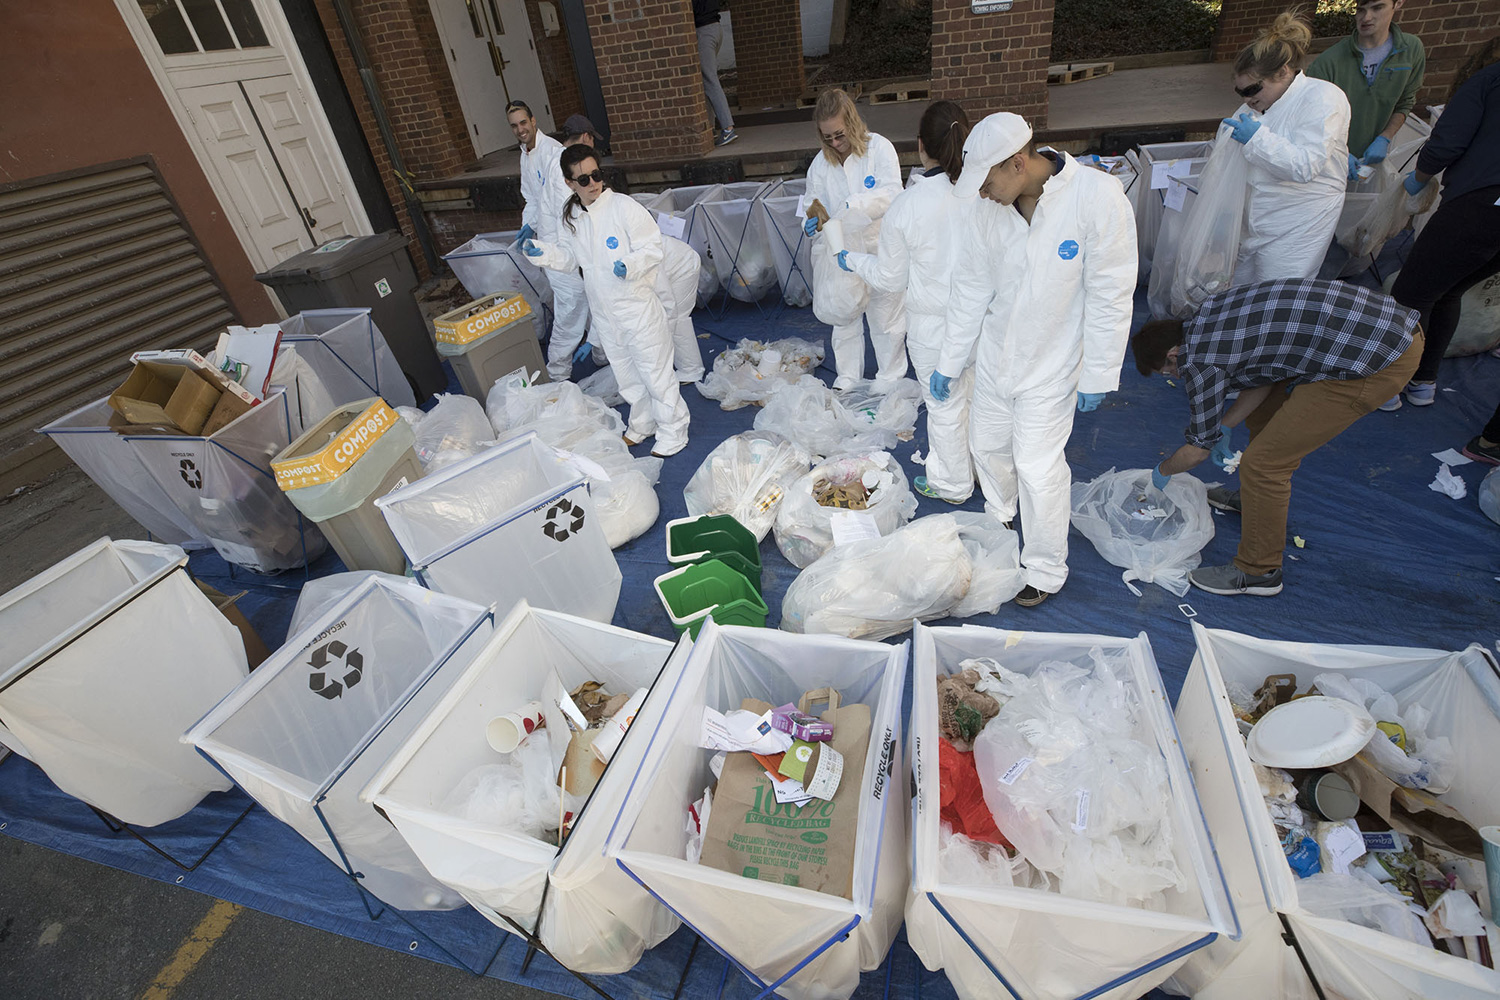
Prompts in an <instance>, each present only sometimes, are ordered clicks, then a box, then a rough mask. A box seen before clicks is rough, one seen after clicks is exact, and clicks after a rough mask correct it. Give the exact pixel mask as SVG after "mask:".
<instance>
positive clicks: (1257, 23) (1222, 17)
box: [1212, 0, 1306, 62]
mask: <svg viewBox="0 0 1500 1000" xmlns="http://www.w3.org/2000/svg"><path fill="white" fill-rule="evenodd" d="M1293 6H1295V4H1293V3H1292V0H1224V3H1223V6H1221V7H1220V8H1219V26H1218V28H1217V30H1215V31H1214V42H1213V46H1212V54H1213V59H1214V62H1233V61H1234V57H1235V56H1237V55H1239V54H1240V50H1241V49H1243V48H1244V47H1245V46H1246V45H1249V44H1250V43H1251V42H1253V41H1254V40H1255V36H1256V35H1258V34H1260V32H1261V30H1262V29H1264V28H1269V27H1270V26H1271V22H1272V21H1274V20H1276V15H1277V14H1280V13H1281V12H1282V11H1284V10H1290V9H1291V8H1292V7H1293ZM1305 16H1306V15H1304V17H1305Z"/></svg>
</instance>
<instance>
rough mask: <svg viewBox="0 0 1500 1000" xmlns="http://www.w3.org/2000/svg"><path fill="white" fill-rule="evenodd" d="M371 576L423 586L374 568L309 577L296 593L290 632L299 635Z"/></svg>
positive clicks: (393, 582) (397, 584) (288, 631)
mask: <svg viewBox="0 0 1500 1000" xmlns="http://www.w3.org/2000/svg"><path fill="white" fill-rule="evenodd" d="M370 577H378V578H380V579H382V580H385V581H386V582H387V583H390V584H392V585H395V586H403V585H404V586H411V587H420V585H419V584H418V583H417V582H416V581H415V580H412V579H411V578H409V577H404V576H392V575H391V574H390V573H382V572H380V571H379V570H373V569H358V570H353V571H351V572H348V573H332V574H329V575H328V576H320V577H318V578H317V579H316V580H308V581H307V582H306V583H304V584H303V585H302V592H301V593H300V594H298V595H297V606H296V607H295V608H294V609H292V622H291V624H290V625H288V626H287V628H286V634H287V635H289V636H290V635H296V634H297V633H298V632H301V631H302V630H303V629H304V628H306V627H307V626H308V625H310V624H312V622H313V621H315V620H316V619H317V618H318V617H319V616H321V615H322V614H323V612H325V611H327V610H328V609H329V608H330V607H332V606H333V604H334V602H336V601H338V600H339V599H340V598H342V597H343V596H344V595H346V594H350V593H353V592H354V588H355V587H358V586H359V585H360V584H361V583H364V582H365V580H367V579H369V578H370Z"/></svg>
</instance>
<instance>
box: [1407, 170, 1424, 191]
mask: <svg viewBox="0 0 1500 1000" xmlns="http://www.w3.org/2000/svg"><path fill="white" fill-rule="evenodd" d="M1401 186H1402V187H1404V188H1406V193H1407V194H1410V195H1418V194H1421V193H1422V189H1423V188H1424V187H1426V186H1427V182H1425V181H1419V180H1417V172H1416V171H1415V170H1413V171H1412V172H1411V173H1409V174H1407V175H1406V180H1404V181H1402V182H1401Z"/></svg>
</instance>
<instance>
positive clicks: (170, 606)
mask: <svg viewBox="0 0 1500 1000" xmlns="http://www.w3.org/2000/svg"><path fill="white" fill-rule="evenodd" d="M246 669H247V668H246V663H245V645H244V642H243V641H242V640H241V638H240V633H239V632H238V631H237V630H236V629H235V627H234V626H233V625H231V624H230V623H229V621H228V619H226V618H225V617H224V616H223V615H221V614H220V613H219V612H218V611H217V610H216V609H215V608H214V606H213V603H212V602H211V601H209V599H208V598H207V597H204V596H203V593H202V591H200V590H199V589H198V587H197V585H196V584H194V583H193V581H192V578H191V577H189V576H188V573H187V556H186V555H184V554H183V551H182V549H180V548H178V547H177V546H175V545H163V544H159V543H155V542H133V541H111V540H110V539H108V538H101V539H99V540H98V541H97V542H94V543H93V544H92V545H88V546H85V547H84V548H83V549H81V550H79V551H78V552H76V553H74V554H73V555H72V556H70V557H68V558H67V559H65V560H63V561H62V562H60V563H58V564H57V565H55V566H53V567H52V568H51V569H49V570H47V571H46V572H44V573H41V574H39V575H37V576H35V577H33V578H32V579H31V580H28V581H27V582H26V583H24V584H22V585H21V586H19V587H17V588H16V589H15V590H12V591H11V592H10V593H8V594H6V595H5V596H4V597H0V723H3V724H4V725H5V726H6V727H7V728H8V729H9V730H11V731H12V732H13V733H14V735H15V736H16V737H17V744H18V745H17V746H14V747H13V748H14V749H20V748H21V747H24V748H25V755H26V756H27V757H29V758H30V759H31V760H32V761H34V762H35V763H36V764H37V766H38V767H40V768H41V769H42V770H43V771H45V772H47V777H49V778H51V779H52V781H53V783H55V784H56V785H57V787H58V788H61V789H62V790H63V791H65V792H67V793H68V794H69V795H73V796H76V797H78V798H80V799H82V800H83V801H84V802H87V803H88V804H89V805H91V806H93V807H94V808H96V809H99V810H101V811H102V812H105V813H108V814H109V815H111V816H113V817H115V818H116V819H118V820H123V821H124V822H126V823H132V824H135V825H138V826H156V825H157V824H159V823H165V822H167V821H168V820H171V819H176V818H177V817H178V816H181V815H182V814H183V813H185V812H187V811H188V810H190V809H192V808H193V806H195V805H197V804H198V802H199V800H201V799H202V798H203V796H205V795H207V794H208V793H209V792H214V791H225V790H227V789H228V788H230V787H231V785H230V782H229V781H228V780H227V779H226V778H225V777H224V776H223V775H222V774H220V773H218V772H217V771H215V770H214V769H213V767H212V766H211V765H209V763H208V762H207V761H205V760H203V759H202V758H201V757H199V756H198V755H197V754H196V753H194V752H193V751H192V748H190V747H185V746H182V745H181V744H180V743H178V742H177V737H178V736H179V735H180V734H181V733H182V731H183V730H184V729H186V728H187V727H188V726H190V725H191V724H192V722H193V720H194V719H196V718H198V717H199V716H201V715H202V714H203V713H204V712H205V711H207V710H208V709H209V708H211V707H212V706H213V705H214V703H215V702H217V701H218V700H219V699H220V698H222V697H224V695H225V694H227V693H228V692H229V691H231V690H233V689H234V686H235V685H236V684H238V683H239V682H240V680H241V679H243V678H244V676H245V673H246ZM0 739H3V737H0ZM6 742H7V743H9V740H6Z"/></svg>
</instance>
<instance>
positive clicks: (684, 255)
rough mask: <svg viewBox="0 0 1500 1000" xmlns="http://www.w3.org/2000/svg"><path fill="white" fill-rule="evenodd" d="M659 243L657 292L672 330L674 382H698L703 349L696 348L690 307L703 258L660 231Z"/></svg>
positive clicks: (695, 294)
mask: <svg viewBox="0 0 1500 1000" xmlns="http://www.w3.org/2000/svg"><path fill="white" fill-rule="evenodd" d="M661 245H662V261H661V267H659V268H657V269H656V294H657V295H658V296H659V297H660V298H661V305H662V309H664V310H665V311H666V314H667V329H669V330H671V331H672V355H673V358H674V363H675V365H676V367H677V381H679V382H699V381H702V379H703V352H702V351H700V350H699V349H698V334H697V332H696V331H695V330H694V329H693V307H694V306H696V305H697V304H698V271H699V269H700V268H701V267H702V266H703V258H702V257H699V256H698V251H696V250H694V249H693V248H692V247H690V246H688V245H687V244H686V243H684V242H682V241H681V240H679V239H678V238H677V237H675V236H668V235H666V234H665V233H663V234H662V237H661Z"/></svg>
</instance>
